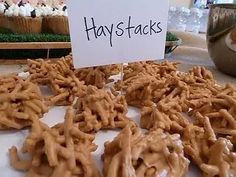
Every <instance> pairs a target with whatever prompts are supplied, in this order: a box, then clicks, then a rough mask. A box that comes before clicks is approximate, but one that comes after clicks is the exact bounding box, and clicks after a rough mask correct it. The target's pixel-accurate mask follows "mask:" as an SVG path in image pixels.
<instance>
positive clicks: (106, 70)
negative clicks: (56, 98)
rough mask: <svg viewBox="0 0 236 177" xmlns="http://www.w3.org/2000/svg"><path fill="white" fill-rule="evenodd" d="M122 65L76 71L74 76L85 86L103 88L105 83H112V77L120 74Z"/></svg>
mask: <svg viewBox="0 0 236 177" xmlns="http://www.w3.org/2000/svg"><path fill="white" fill-rule="evenodd" d="M121 68H122V65H115V64H114V65H107V66H96V67H90V68H82V69H76V70H75V75H76V76H77V77H78V78H79V80H81V81H84V82H85V85H94V86H96V87H98V88H103V87H104V86H105V85H106V84H107V83H109V82H112V81H113V80H111V79H110V77H111V76H112V75H117V74H119V73H120V71H121Z"/></svg>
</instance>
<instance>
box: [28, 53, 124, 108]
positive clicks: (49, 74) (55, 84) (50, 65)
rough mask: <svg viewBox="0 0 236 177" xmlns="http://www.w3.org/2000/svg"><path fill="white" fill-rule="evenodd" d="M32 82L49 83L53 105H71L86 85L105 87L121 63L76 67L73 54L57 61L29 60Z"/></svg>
mask: <svg viewBox="0 0 236 177" xmlns="http://www.w3.org/2000/svg"><path fill="white" fill-rule="evenodd" d="M28 66H29V69H28V70H27V71H29V73H30V78H31V81H32V82H35V83H38V84H40V85H47V86H48V87H49V88H50V89H51V91H52V92H53V96H51V97H49V98H48V100H49V102H50V104H51V105H71V104H72V103H73V101H74V99H75V96H79V95H81V94H83V91H84V90H85V86H84V84H85V85H94V86H96V87H98V88H103V87H104V86H105V85H106V84H107V83H108V82H110V81H112V80H110V79H109V78H110V76H112V75H115V74H119V72H120V70H121V65H108V66H99V67H91V68H83V69H76V70H75V69H74V67H73V63H72V56H71V55H68V56H66V57H64V58H61V59H60V60H57V61H52V60H47V61H46V60H43V59H38V60H28Z"/></svg>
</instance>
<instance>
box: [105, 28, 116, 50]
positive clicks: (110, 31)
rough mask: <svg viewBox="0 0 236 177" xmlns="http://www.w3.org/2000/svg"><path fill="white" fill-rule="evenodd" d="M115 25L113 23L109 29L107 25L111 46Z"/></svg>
mask: <svg viewBox="0 0 236 177" xmlns="http://www.w3.org/2000/svg"><path fill="white" fill-rule="evenodd" d="M113 27H114V24H112V25H111V29H110V30H109V28H108V27H107V26H105V28H106V29H107V31H108V33H109V34H110V46H111V47H112V33H113Z"/></svg>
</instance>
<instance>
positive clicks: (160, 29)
mask: <svg viewBox="0 0 236 177" xmlns="http://www.w3.org/2000/svg"><path fill="white" fill-rule="evenodd" d="M160 25H161V22H158V23H157V28H158V29H159V31H157V33H160V32H162V28H161V27H160Z"/></svg>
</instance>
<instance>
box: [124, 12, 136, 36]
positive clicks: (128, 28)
mask: <svg viewBox="0 0 236 177" xmlns="http://www.w3.org/2000/svg"><path fill="white" fill-rule="evenodd" d="M130 25H131V16H129V21H128V27H127V28H125V29H127V30H128V35H129V38H131V33H130V29H132V28H135V26H130Z"/></svg>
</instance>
